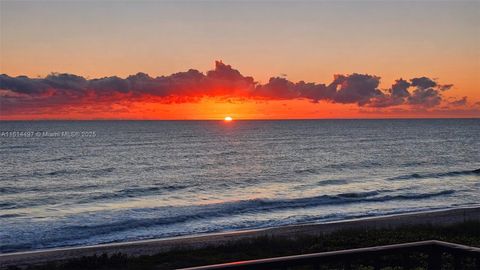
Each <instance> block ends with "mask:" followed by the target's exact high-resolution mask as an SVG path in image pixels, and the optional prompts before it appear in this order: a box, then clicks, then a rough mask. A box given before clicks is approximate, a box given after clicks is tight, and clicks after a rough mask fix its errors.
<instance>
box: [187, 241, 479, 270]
mask: <svg viewBox="0 0 480 270" xmlns="http://www.w3.org/2000/svg"><path fill="white" fill-rule="evenodd" d="M431 247H440V248H444V249H447V250H453V251H464V252H467V253H475V254H478V255H480V248H477V247H471V246H465V245H460V244H454V243H449V242H443V241H438V240H427V241H418V242H409V243H402V244H393V245H384V246H374V247H365V248H355V249H346V250H337V251H328V252H320V253H310V254H302V255H292V256H283V257H274V258H266V259H257V260H248V261H238V262H230V263H222V264H214V265H206V266H197V267H189V268H182V269H181V270H213V269H228V268H241V267H248V266H252V267H253V266H261V265H270V264H276V263H295V262H298V263H300V262H305V261H313V260H315V259H317V260H321V259H327V258H335V257H347V256H352V257H354V256H358V255H363V254H371V253H382V252H385V253H387V252H393V251H400V250H403V251H407V250H410V251H413V250H416V249H428V248H431Z"/></svg>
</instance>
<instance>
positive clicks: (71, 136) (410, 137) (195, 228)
mask: <svg viewBox="0 0 480 270" xmlns="http://www.w3.org/2000/svg"><path fill="white" fill-rule="evenodd" d="M0 132H1V136H0V143H1V144H0V158H1V160H0V161H1V172H0V253H7V252H14V251H25V250H35V249H42V248H52V247H64V246H84V245H92V244H99V243H111V242H122V241H132V240H141V239H151V238H164V237H172V236H179V235H193V234H200V233H209V232H220V231H222V232H224V231H235V230H244V229H253V228H265V227H274V226H282V225H290V224H302V223H319V222H328V221H336V220H347V219H355V218H361V217H371V216H381V215H390V214H397V213H407V212H416V211H425V210H433V209H447V208H455V207H464V206H473V205H479V204H480V200H479V198H480V170H479V169H480V120H479V119H421V120H295V121H232V122H224V121H25V122H22V121H19V122H0Z"/></svg>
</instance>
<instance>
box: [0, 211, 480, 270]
mask: <svg viewBox="0 0 480 270" xmlns="http://www.w3.org/2000/svg"><path fill="white" fill-rule="evenodd" d="M465 221H480V206H475V207H465V208H454V209H446V210H430V211H424V212H413V213H404V214H395V215H386V216H378V217H366V218H358V219H352V220H344V221H333V222H325V223H309V224H299V225H288V226H281V227H271V228H262V229H252V230H242V231H233V232H220V233H206V234H199V235H187V236H178V237H170V238H161V239H149V240H140V241H130V242H119V243H108V244H99V245H92V246H80V247H65V248H51V249H42V250H34V251H22V252H13V253H4V254H0V268H4V267H8V266H25V265H32V264H41V263H47V262H52V261H63V260H68V259H73V258H79V257H83V256H92V255H95V254H97V255H100V254H104V253H105V254H109V255H111V254H114V253H123V254H126V255H128V256H140V255H154V254H157V253H161V252H167V251H171V250H175V249H184V250H185V249H191V250H195V249H199V248H203V247H206V246H220V245H225V244H228V243H231V242H235V241H239V240H245V239H254V238H258V237H264V236H276V237H285V238H296V237H298V236H302V235H311V236H315V235H323V234H329V233H333V232H337V231H342V230H368V229H385V228H386V229H395V228H398V227H402V226H413V225H437V226H446V225H452V224H456V223H462V222H465Z"/></svg>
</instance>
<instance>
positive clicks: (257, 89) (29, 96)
mask: <svg viewBox="0 0 480 270" xmlns="http://www.w3.org/2000/svg"><path fill="white" fill-rule="evenodd" d="M379 85H380V77H378V76H374V75H368V74H357V73H353V74H349V75H335V76H334V78H333V81H332V82H330V83H329V84H322V83H314V82H304V81H299V82H292V81H289V80H287V79H285V78H281V77H272V78H270V80H269V81H268V83H265V84H260V83H258V82H256V81H255V80H254V78H252V77H249V76H244V75H242V74H241V73H240V72H239V71H238V70H236V69H234V68H232V67H231V66H230V65H226V64H224V63H222V62H220V61H217V62H216V63H215V69H214V70H210V71H208V72H207V73H205V74H204V73H202V72H200V71H198V70H194V69H190V70H188V71H185V72H179V73H174V74H171V75H169V76H160V77H155V78H154V77H150V76H149V75H147V74H145V73H137V74H136V75H131V76H129V77H127V78H119V77H117V76H112V77H104V78H98V79H86V78H84V77H81V76H77V75H73V74H59V73H53V74H50V75H48V76H46V77H45V78H29V77H26V76H18V77H10V76H8V75H6V74H2V75H0V106H1V112H2V114H9V113H11V112H14V111H19V110H20V111H21V110H33V111H35V110H36V109H40V108H52V107H59V106H78V105H84V104H89V105H91V106H95V104H115V103H119V102H131V101H140V100H151V101H155V102H166V103H170V102H175V103H184V102H196V101H199V100H201V99H202V98H205V97H219V98H241V99H253V100H291V99H306V100H310V101H312V102H315V103H318V102H320V101H326V102H332V103H342V104H357V105H358V106H360V107H374V108H385V107H393V106H400V105H408V106H413V107H417V108H422V109H425V108H432V107H436V106H438V105H440V103H442V101H443V99H444V98H443V95H442V93H443V92H444V91H447V90H449V89H450V88H451V87H452V85H451V84H439V83H438V82H437V81H436V80H434V79H431V78H427V77H418V78H412V79H409V80H404V79H398V80H396V81H395V83H394V84H393V85H392V86H391V87H390V88H388V89H379ZM466 102H467V100H466V97H465V98H463V99H461V100H458V101H455V102H454V103H453V104H452V105H455V106H461V105H465V104H466Z"/></svg>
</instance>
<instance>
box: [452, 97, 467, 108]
mask: <svg viewBox="0 0 480 270" xmlns="http://www.w3.org/2000/svg"><path fill="white" fill-rule="evenodd" d="M448 104H450V105H452V106H465V105H467V97H463V98H461V99H457V100H454V101H452V102H449V103H448Z"/></svg>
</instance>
